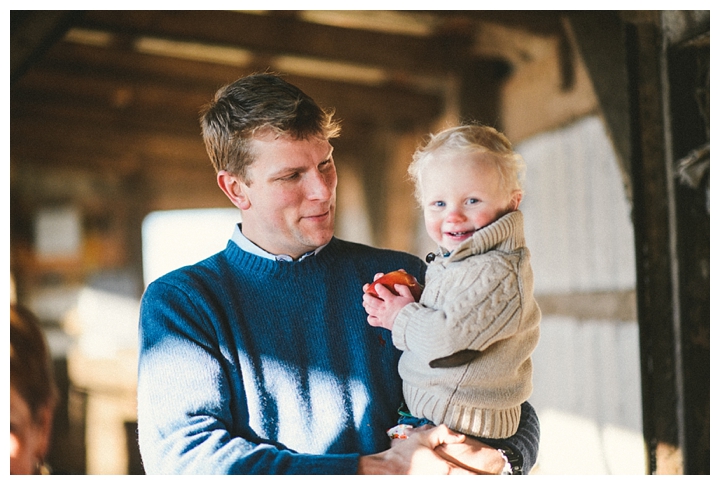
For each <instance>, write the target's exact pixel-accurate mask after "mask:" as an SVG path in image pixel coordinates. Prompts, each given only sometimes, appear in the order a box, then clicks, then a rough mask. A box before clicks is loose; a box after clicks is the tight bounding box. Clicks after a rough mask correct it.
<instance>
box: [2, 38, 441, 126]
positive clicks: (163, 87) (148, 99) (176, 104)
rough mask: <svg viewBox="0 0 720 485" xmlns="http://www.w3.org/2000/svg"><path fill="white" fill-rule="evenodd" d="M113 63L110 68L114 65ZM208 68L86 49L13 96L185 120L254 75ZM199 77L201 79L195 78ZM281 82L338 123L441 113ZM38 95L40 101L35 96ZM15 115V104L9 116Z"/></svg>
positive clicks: (393, 91)
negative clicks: (300, 92)
mask: <svg viewBox="0 0 720 485" xmlns="http://www.w3.org/2000/svg"><path fill="white" fill-rule="evenodd" d="M116 61H117V62H116ZM262 70H263V69H260V68H259V67H258V66H252V67H249V68H247V69H238V68H234V67H231V66H218V65H214V64H210V63H203V62H195V61H188V60H182V59H172V60H168V59H167V58H163V57H159V56H151V55H147V54H140V53H135V52H127V51H122V50H115V49H103V48H96V47H88V46H72V45H65V46H58V48H57V49H55V50H54V52H53V56H52V57H51V58H49V59H47V60H46V61H45V62H43V64H42V65H40V66H37V67H36V68H35V69H33V70H32V71H31V72H28V74H27V75H26V76H25V77H24V78H23V79H22V82H21V83H18V86H17V87H15V88H14V91H17V92H21V91H23V90H28V94H27V96H26V97H32V96H43V97H44V98H45V99H48V98H49V97H51V95H52V96H55V97H57V98H58V99H61V100H72V102H82V103H84V104H90V103H97V104H98V106H99V107H104V108H105V109H108V108H109V109H115V108H118V109H119V108H122V109H124V110H127V111H128V112H130V113H133V114H134V115H136V116H139V117H150V118H151V119H152V118H153V117H154V115H153V114H152V113H153V112H156V113H157V112H166V113H168V115H169V116H170V115H172V116H178V115H183V116H186V117H187V116H192V118H193V120H197V117H198V112H199V111H200V108H201V107H202V106H203V105H204V104H206V103H207V102H209V101H210V100H211V99H212V96H213V95H214V93H215V91H216V90H217V89H218V88H219V87H220V86H222V85H224V84H226V83H228V82H231V81H234V80H235V79H237V78H239V77H241V76H243V75H247V74H250V73H252V72H255V71H262ZM200 73H201V74H200ZM287 79H288V80H289V81H290V82H292V83H294V84H296V85H298V86H299V87H300V88H301V89H303V90H305V91H306V92H307V93H308V94H310V95H311V96H312V97H313V98H315V100H316V101H318V103H320V104H321V105H323V106H326V107H334V108H335V109H336V111H337V114H338V116H339V117H341V118H343V119H364V120H368V119H370V120H372V119H376V120H381V121H383V122H388V123H398V124H403V123H410V124H413V123H416V122H417V121H418V120H419V121H425V120H427V119H432V118H434V117H436V116H437V115H438V114H439V113H440V111H441V109H442V99H441V97H440V95H439V94H426V93H421V92H418V91H416V90H412V89H405V88H403V87H401V86H378V87H373V86H362V85H358V84H353V83H341V82H331V81H326V80H319V79H314V78H309V77H304V76H287ZM41 93H46V94H45V95H42V94H41ZM16 108H17V109H22V105H21V104H17V105H13V110H15V109H16Z"/></svg>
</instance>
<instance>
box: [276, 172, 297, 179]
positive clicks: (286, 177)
mask: <svg viewBox="0 0 720 485" xmlns="http://www.w3.org/2000/svg"><path fill="white" fill-rule="evenodd" d="M299 176H300V175H299V174H298V173H297V172H294V173H291V174H289V175H286V176H284V177H280V180H295V179H296V178H298V177H299Z"/></svg>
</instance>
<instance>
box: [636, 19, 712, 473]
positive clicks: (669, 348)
mask: <svg viewBox="0 0 720 485" xmlns="http://www.w3.org/2000/svg"><path fill="white" fill-rule="evenodd" d="M642 15H643V18H640V19H635V20H634V22H633V23H629V24H627V26H626V31H625V32H626V46H627V53H628V56H627V62H628V64H627V66H628V77H629V94H630V96H629V97H630V118H631V171H632V183H633V224H634V228H635V246H636V264H637V295H638V323H639V328H640V345H641V349H640V357H641V373H642V397H643V428H644V435H645V441H646V450H647V459H648V462H647V463H648V470H647V471H648V473H651V474H706V473H709V472H710V459H709V458H710V453H709V451H710V450H709V429H710V417H709V416H710V415H709V412H710V411H709V404H710V397H709V382H710V368H709V351H710V344H709V340H710V339H709V334H710V329H709V295H710V284H709V261H710V238H709V223H710V218H709V210H707V213H705V211H706V208H705V206H704V204H703V202H704V199H703V195H702V194H703V192H702V191H697V190H696V191H694V192H693V191H692V190H691V189H689V188H687V187H683V186H682V185H681V184H680V182H679V181H678V178H677V167H678V164H677V161H678V159H679V158H680V157H683V156H684V155H686V154H687V151H688V150H689V149H690V148H692V147H694V146H697V144H698V143H702V142H703V141H704V140H705V139H706V138H705V133H704V129H703V128H702V123H698V122H697V118H698V117H699V115H698V110H697V106H695V108H694V109H691V110H688V100H691V99H692V97H693V95H694V93H695V90H694V88H695V87H697V86H696V84H695V80H694V79H690V80H689V81H688V72H689V71H688V68H687V64H684V65H683V63H681V62H679V61H678V59H677V56H674V55H673V54H672V50H669V49H668V39H667V37H663V35H664V33H665V32H666V31H667V29H665V28H663V25H662V24H661V18H662V17H661V16H662V15H663V14H662V13H659V12H648V13H644V14H642ZM708 30H709V19H708ZM708 47H709V40H708ZM673 56H674V57H673ZM708 56H709V51H708ZM673 62H675V64H676V66H673ZM708 67H709V62H708ZM681 93H684V95H682V96H681ZM707 94H708V96H709V87H708V93H707ZM683 96H684V99H682V98H683ZM688 112H694V113H695V115H694V118H695V119H691V118H692V117H688V115H687V113H688Z"/></svg>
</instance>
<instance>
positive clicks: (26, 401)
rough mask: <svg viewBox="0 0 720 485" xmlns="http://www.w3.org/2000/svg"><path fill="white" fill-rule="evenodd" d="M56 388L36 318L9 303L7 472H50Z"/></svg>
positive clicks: (13, 473)
mask: <svg viewBox="0 0 720 485" xmlns="http://www.w3.org/2000/svg"><path fill="white" fill-rule="evenodd" d="M56 402H57V389H56V387H55V382H54V379H53V374H52V363H51V360H50V352H49V349H48V346H47V343H46V341H45V337H44V335H43V333H42V330H41V329H40V325H39V323H38V320H37V318H36V317H35V316H34V315H33V314H32V313H30V311H28V310H27V309H25V308H23V307H21V306H18V305H10V474H11V475H32V474H49V472H50V470H49V467H48V466H47V464H46V463H45V455H46V453H47V450H48V448H49V444H50V434H51V430H52V421H53V412H54V410H55V404H56Z"/></svg>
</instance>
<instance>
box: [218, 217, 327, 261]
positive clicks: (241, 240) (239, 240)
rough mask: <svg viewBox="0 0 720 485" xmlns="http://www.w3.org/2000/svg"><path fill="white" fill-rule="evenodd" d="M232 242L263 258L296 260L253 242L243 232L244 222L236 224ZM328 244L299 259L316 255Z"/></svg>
mask: <svg viewBox="0 0 720 485" xmlns="http://www.w3.org/2000/svg"><path fill="white" fill-rule="evenodd" d="M230 240H231V241H232V242H234V243H235V244H237V245H238V247H239V248H240V249H242V250H243V251H245V252H247V253H250V254H254V255H255V256H260V257H261V258H267V259H272V260H275V261H289V262H291V261H294V260H293V258H292V257H291V256H288V255H287V254H272V253H269V252H267V251H265V250H264V249H263V248H261V247H260V246H258V245H257V244H255V243H254V242H252V241H251V240H250V239H248V238H247V237H246V236H245V234H243V233H242V223H238V224H236V225H235V230H234V231H233V235H232V237H231V238H230ZM325 246H327V244H323V245H322V246H320V247H319V248H315V249H314V250H312V251H308V252H307V253H305V254H303V255H302V256H300V258H298V261H302V260H303V259H305V258H307V257H308V256H314V255H316V254H317V253H319V252H320V250H322V248H324V247H325Z"/></svg>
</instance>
